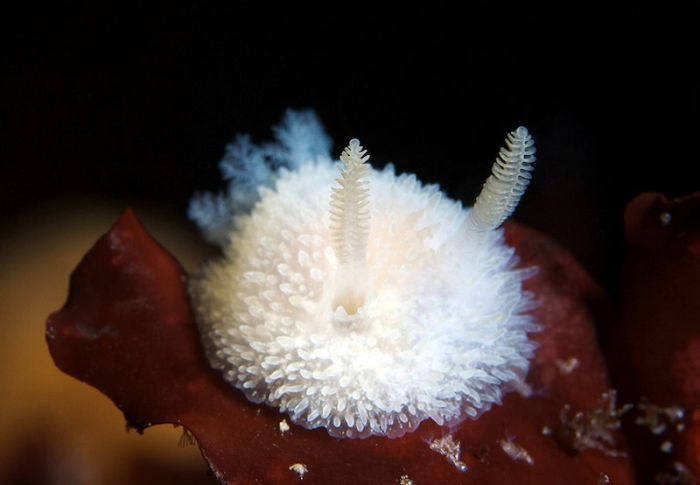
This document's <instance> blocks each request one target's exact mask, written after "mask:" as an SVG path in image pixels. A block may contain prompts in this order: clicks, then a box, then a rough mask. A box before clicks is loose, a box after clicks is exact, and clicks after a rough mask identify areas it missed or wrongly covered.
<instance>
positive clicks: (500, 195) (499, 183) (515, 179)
mask: <svg viewBox="0 0 700 485" xmlns="http://www.w3.org/2000/svg"><path fill="white" fill-rule="evenodd" d="M534 162H535V142H534V141H533V139H532V136H530V133H529V132H528V131H527V128H525V127H524V126H520V127H518V128H517V129H516V130H515V131H512V132H510V133H509V134H508V136H507V137H506V148H501V150H500V152H499V153H498V157H496V161H495V162H494V164H493V167H492V168H491V176H489V178H488V179H487V180H486V183H485V184H484V187H483V189H481V193H480V194H479V196H478V197H477V198H476V203H475V204H474V207H473V208H472V210H471V212H470V213H469V222H470V225H471V228H472V229H473V230H475V231H491V230H493V229H496V228H497V227H499V226H500V225H501V224H503V222H505V220H506V219H508V217H510V215H511V214H512V213H513V211H515V208H516V207H517V206H518V202H520V198H521V197H522V196H523V194H524V193H525V189H526V188H527V186H528V184H529V183H530V179H532V175H531V174H530V172H531V171H532V170H533V166H532V164H533V163H534Z"/></svg>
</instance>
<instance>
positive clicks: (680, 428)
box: [676, 423, 685, 433]
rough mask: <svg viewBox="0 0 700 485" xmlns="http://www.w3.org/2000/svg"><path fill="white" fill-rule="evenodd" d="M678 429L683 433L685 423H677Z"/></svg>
mask: <svg viewBox="0 0 700 485" xmlns="http://www.w3.org/2000/svg"><path fill="white" fill-rule="evenodd" d="M676 431H678V432H679V433H682V432H683V431H685V424H683V423H678V424H676Z"/></svg>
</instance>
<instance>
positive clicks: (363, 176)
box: [329, 138, 370, 316]
mask: <svg viewBox="0 0 700 485" xmlns="http://www.w3.org/2000/svg"><path fill="white" fill-rule="evenodd" d="M366 153H367V150H364V149H363V148H362V145H360V141H359V140H357V139H356V138H353V139H352V140H350V143H349V144H348V146H347V147H346V148H345V150H343V153H342V154H341V155H340V160H342V162H343V168H342V170H341V173H340V178H339V179H338V180H337V183H338V186H337V187H333V189H332V194H331V203H330V205H331V207H330V221H331V222H330V227H329V229H330V234H331V241H332V246H333V251H334V252H335V256H336V258H338V269H337V271H336V274H335V284H336V288H335V295H334V298H333V302H332V308H333V310H339V314H340V315H342V316H345V315H354V314H356V313H357V311H358V310H359V309H360V307H362V305H363V304H364V298H365V287H366V285H367V278H366V276H367V237H368V235H369V223H370V214H369V167H368V165H367V164H366V162H367V160H369V155H366ZM340 307H342V310H340Z"/></svg>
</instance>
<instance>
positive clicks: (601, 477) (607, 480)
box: [598, 472, 611, 485]
mask: <svg viewBox="0 0 700 485" xmlns="http://www.w3.org/2000/svg"><path fill="white" fill-rule="evenodd" d="M606 483H611V482H610V477H609V476H607V475H606V474H605V473H602V472H601V474H600V475H598V485H605V484H606Z"/></svg>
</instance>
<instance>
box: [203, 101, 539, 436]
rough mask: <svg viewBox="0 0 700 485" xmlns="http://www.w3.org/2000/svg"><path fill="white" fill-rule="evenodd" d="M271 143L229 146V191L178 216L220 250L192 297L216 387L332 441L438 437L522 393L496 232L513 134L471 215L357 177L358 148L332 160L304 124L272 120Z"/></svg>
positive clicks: (512, 194) (515, 281)
mask: <svg viewBox="0 0 700 485" xmlns="http://www.w3.org/2000/svg"><path fill="white" fill-rule="evenodd" d="M276 137H277V140H278V142H277V143H276V144H270V145H264V146H262V147H255V146H253V145H251V144H250V141H249V139H247V138H245V137H243V138H239V139H238V140H237V141H236V142H235V143H234V144H233V145H231V146H230V147H229V150H228V156H227V157H226V158H225V159H224V160H223V161H222V171H223V172H224V174H225V175H226V176H227V177H228V178H229V179H231V187H230V191H229V193H228V194H224V195H220V196H211V195H205V196H201V197H199V198H197V199H195V200H194V201H193V204H192V206H191V208H190V215H191V216H192V217H193V218H194V219H195V221H197V222H198V223H199V225H200V227H201V228H202V229H203V230H204V232H205V234H206V235H208V236H209V237H210V238H211V239H212V240H214V241H217V242H219V243H220V244H221V245H222V248H223V251H224V254H223V256H222V257H221V258H220V259H217V260H215V261H213V262H210V263H209V264H207V265H206V266H205V267H204V268H203V269H202V270H201V271H200V272H199V273H198V274H197V275H195V277H194V278H193V279H192V281H191V284H190V292H191V296H192V300H193V304H194V308H195V313H196V316H197V321H198V325H199V328H200V332H201V336H202V342H203V345H204V348H205V352H206V354H207V356H208V358H209V361H210V363H211V365H212V366H213V367H214V368H216V369H218V370H220V371H221V372H222V374H223V377H224V379H226V380H227V381H228V382H230V383H231V384H233V385H234V386H236V387H237V388H239V389H240V390H242V391H243V392H244V393H245V395H246V396H247V397H248V398H249V399H250V400H251V401H254V402H264V403H266V404H269V405H271V406H275V407H278V408H279V409H280V411H282V412H285V413H288V414H289V416H290V418H291V420H292V421H293V422H294V423H296V424H299V425H301V426H304V427H306V428H317V427H325V428H326V429H327V430H328V432H329V433H330V434H331V435H333V436H336V437H346V438H357V437H367V436H371V435H378V436H388V437H391V438H395V437H399V436H402V435H403V434H404V433H406V432H410V431H412V430H414V429H415V428H416V427H417V426H418V425H419V424H420V423H421V422H422V421H423V420H425V419H428V418H430V419H432V420H434V421H435V422H436V423H438V424H440V425H453V424H456V423H458V422H459V421H461V420H463V419H465V418H466V417H472V418H473V417H477V416H478V415H480V414H481V413H483V412H484V411H487V410H488V409H489V408H490V407H491V406H492V405H493V404H496V403H499V402H500V401H501V399H502V396H503V395H504V393H506V392H508V391H509V390H511V389H513V388H517V387H519V386H520V385H522V384H523V380H524V377H525V374H526V373H527V370H528V366H529V360H530V358H531V357H532V355H533V351H534V344H533V343H532V341H530V340H529V339H528V333H529V332H532V331H535V330H536V328H537V325H536V322H533V321H532V319H531V318H530V317H529V316H528V315H527V314H526V311H527V310H528V308H530V307H531V306H532V300H531V298H530V297H529V296H528V294H527V293H525V292H524V291H523V289H522V282H523V280H524V279H525V278H526V277H527V275H528V273H529V271H528V270H522V269H516V268H515V264H516V258H515V256H514V250H513V249H512V248H511V247H509V246H507V245H506V244H505V243H504V240H503V233H502V231H501V230H499V229H498V226H500V224H501V223H502V222H503V220H504V219H505V218H507V217H508V215H510V213H511V212H512V211H513V209H514V208H515V206H516V205H517V203H518V200H519V199H520V196H521V195H522V193H523V191H524V189H525V186H526V185H527V182H528V181H529V171H530V170H531V168H532V162H533V161H534V156H533V154H534V146H533V143H532V139H531V137H530V135H529V134H528V132H527V130H526V129H525V128H522V127H521V128H518V129H517V130H516V131H514V132H512V133H511V134H510V135H509V136H508V139H507V148H505V149H504V150H502V151H501V153H500V158H499V159H498V160H497V162H496V164H494V169H493V174H492V175H491V177H490V178H489V180H488V181H487V182H486V184H485V186H484V189H483V191H482V194H481V195H480V196H479V198H478V199H477V202H476V204H475V206H474V207H473V208H471V209H465V208H463V207H462V205H461V204H460V203H458V202H455V201H452V200H450V199H449V198H447V197H446V196H445V195H444V194H443V193H442V192H441V191H440V190H439V188H438V187H437V186H435V185H423V184H421V183H420V182H419V181H418V180H417V179H416V177H415V176H413V175H405V174H402V175H396V174H395V173H394V170H393V167H391V166H388V167H387V168H385V169H383V170H376V169H374V168H372V167H371V166H370V165H369V163H368V158H369V157H368V156H367V154H366V151H365V150H364V149H363V148H362V146H361V145H360V143H359V142H358V141H357V140H352V141H350V143H349V145H348V147H347V148H346V149H345V150H344V152H343V154H342V155H341V162H334V161H332V160H331V158H330V154H329V151H328V150H329V147H330V142H329V141H328V139H327V137H326V135H325V134H324V133H323V130H322V129H321V127H320V124H319V123H318V121H317V120H316V118H315V117H314V115H313V114H312V113H309V112H302V113H298V112H288V113H287V115H286V118H285V120H284V122H283V124H282V125H281V126H280V127H278V128H277V130H276ZM251 180H252V182H251Z"/></svg>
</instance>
